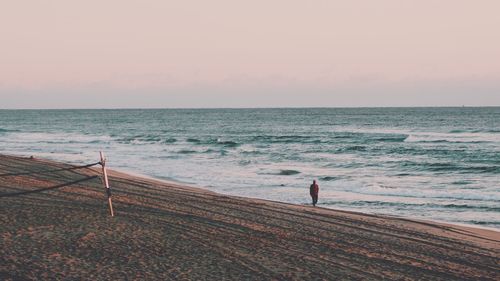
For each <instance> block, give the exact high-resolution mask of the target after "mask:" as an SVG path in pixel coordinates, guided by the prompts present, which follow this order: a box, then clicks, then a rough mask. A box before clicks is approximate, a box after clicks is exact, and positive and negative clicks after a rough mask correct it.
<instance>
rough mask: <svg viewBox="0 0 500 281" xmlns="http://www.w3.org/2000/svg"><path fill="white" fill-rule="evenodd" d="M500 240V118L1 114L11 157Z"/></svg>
mask: <svg viewBox="0 0 500 281" xmlns="http://www.w3.org/2000/svg"><path fill="white" fill-rule="evenodd" d="M100 150H102V151H104V152H105V154H106V155H107V158H108V165H109V167H110V168H112V169H118V170H123V171H131V172H136V173H141V174H144V175H148V176H152V177H156V178H160V179H167V180H175V181H178V182H182V183H188V184H191V185H196V186H200V187H204V188H207V189H209V190H213V191H216V192H220V193H223V194H230V195H238V196H245V197H254V198H263V199H268V200H275V201H281V202H288V203H295V204H310V197H309V185H310V184H311V182H312V180H313V179H316V180H318V183H319V185H320V196H319V197H320V199H319V206H321V207H326V208H337V209H343V210H352V211H359V212H365V213H372V214H387V215H392V216H405V217H411V218H419V219H428V220H438V221H445V222H453V223H464V224H473V225H481V226H486V227H493V228H498V229H500V107H483V108H470V107H462V108H289V109H287V108H282V109H120V110H104V109H103V110H0V153H4V154H15V155H26V156H29V155H34V156H35V157H43V158H48V159H53V160H60V161H67V162H70V163H74V164H83V163H91V162H96V161H98V160H99V151H100Z"/></svg>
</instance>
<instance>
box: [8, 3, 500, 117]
mask: <svg viewBox="0 0 500 281" xmlns="http://www.w3.org/2000/svg"><path fill="white" fill-rule="evenodd" d="M499 11H500V1H498V0H475V1H471V0H415V1H413V0H377V1H372V0H364V1H361V0H345V1H336V0H325V1H323V0H311V1H303V0H302V1H297V0H252V1H239V0H211V1H194V0H183V1H168V0H98V1H97V0H72V1H68V0H44V1H38V0H31V1H30V0H16V1H8V0H0V108H150V107H152V108H176V107H188V108H192V107H357V106H359V107H365V106H462V105H466V106H500V16H498V12H499Z"/></svg>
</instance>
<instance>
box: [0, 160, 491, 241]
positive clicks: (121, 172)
mask: <svg viewBox="0 0 500 281" xmlns="http://www.w3.org/2000/svg"><path fill="white" fill-rule="evenodd" d="M3 155H5V156H12V157H30V155H28V154H24V155H21V154H3V153H0V157H1V156H3ZM35 158H36V159H39V160H42V161H51V162H53V161H56V160H51V159H46V158H43V157H42V158H38V157H35ZM65 164H68V165H79V164H76V163H65ZM80 164H82V163H80ZM108 171H110V172H113V173H115V174H116V175H125V176H132V177H137V178H142V179H145V180H151V181H156V182H159V183H163V184H169V185H175V186H181V187H188V188H194V189H200V190H205V191H207V192H213V193H216V194H219V195H222V196H232V197H238V198H242V199H245V198H247V199H254V200H265V201H269V202H277V203H284V204H291V205H297V206H309V204H296V203H290V202H283V201H275V200H269V199H265V198H258V197H248V196H239V195H230V194H224V193H220V192H216V191H212V190H210V189H209V188H207V187H204V186H198V185H196V184H192V183H187V182H182V181H176V180H175V179H163V178H159V177H155V176H151V175H147V174H142V173H139V172H135V171H132V170H128V169H114V168H111V169H109V168H108ZM318 207H319V208H323V209H327V210H334V211H346V212H353V213H358V214H366V215H375V216H382V217H388V218H396V219H408V220H414V221H421V222H427V223H435V224H441V225H451V226H458V227H466V228H476V229H479V230H488V231H493V232H498V233H499V234H500V228H495V227H488V226H482V225H477V224H467V223H460V222H452V221H445V220H434V219H424V218H419V217H412V216H398V215H389V214H384V213H376V212H373V213H372V212H363V211H356V210H351V209H342V208H328V207H324V206H321V203H320V204H318Z"/></svg>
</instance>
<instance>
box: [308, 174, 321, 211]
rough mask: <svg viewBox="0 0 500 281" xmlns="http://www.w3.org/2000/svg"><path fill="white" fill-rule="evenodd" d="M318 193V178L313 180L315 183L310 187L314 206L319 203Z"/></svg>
mask: <svg viewBox="0 0 500 281" xmlns="http://www.w3.org/2000/svg"><path fill="white" fill-rule="evenodd" d="M318 193H319V185H318V184H317V183H316V180H313V183H312V184H311V186H310V187H309V194H311V198H312V201H313V206H314V207H316V204H317V203H318Z"/></svg>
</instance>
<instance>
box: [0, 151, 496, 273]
mask: <svg viewBox="0 0 500 281" xmlns="http://www.w3.org/2000/svg"><path fill="white" fill-rule="evenodd" d="M66 183H71V184H69V185H67V184H66ZM110 185H111V188H112V194H113V204H114V210H115V217H110V216H109V214H108V209H107V201H106V193H105V190H104V188H103V184H102V180H101V172H100V166H94V167H92V168H90V167H88V168H78V167H75V166H72V165H68V164H64V163H56V162H51V161H47V160H42V159H29V158H22V157H15V156H5V155H2V156H0V245H1V247H0V279H2V280H35V279H36V280H62V279H72V280H73V279H76V280H77V279H83V280H124V279H135V280H381V279H384V280H500V232H497V231H492V230H486V229H479V228H473V227H465V226H457V225H451V224H442V223H435V222H425V221H417V220H412V219H406V218H396V217H386V216H377V215H368V214H361V213H354V212H347V211H339V210H331V209H325V208H321V205H319V207H316V208H314V207H312V206H301V205H292V204H285V203H279V202H272V201H265V200H257V199H249V198H241V197H234V196H225V195H221V194H217V193H213V192H210V191H207V190H204V189H200V188H195V187H188V186H182V185H179V184H175V183H167V182H162V181H156V180H153V179H147V178H141V177H137V176H130V175H127V174H124V173H119V172H113V171H110ZM304 196H308V191H307V190H306V188H305V190H304ZM320 203H321V202H320Z"/></svg>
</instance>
